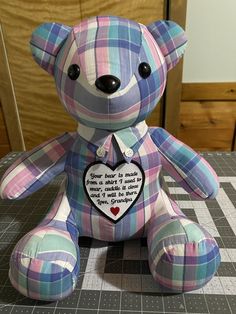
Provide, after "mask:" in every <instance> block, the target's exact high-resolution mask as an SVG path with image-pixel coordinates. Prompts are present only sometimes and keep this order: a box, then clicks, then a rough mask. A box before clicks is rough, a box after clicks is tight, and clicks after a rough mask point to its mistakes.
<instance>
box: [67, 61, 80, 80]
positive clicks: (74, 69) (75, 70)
mask: <svg viewBox="0 0 236 314" xmlns="http://www.w3.org/2000/svg"><path fill="white" fill-rule="evenodd" d="M67 74H68V76H69V78H70V79H71V80H73V81H75V80H77V78H78V77H79V75H80V68H79V66H78V65H77V64H71V65H70V66H69V68H68V70H67Z"/></svg>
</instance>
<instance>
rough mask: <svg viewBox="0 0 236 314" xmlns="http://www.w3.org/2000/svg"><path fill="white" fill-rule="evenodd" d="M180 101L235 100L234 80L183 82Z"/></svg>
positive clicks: (235, 86) (235, 84)
mask: <svg viewBox="0 0 236 314" xmlns="http://www.w3.org/2000/svg"><path fill="white" fill-rule="evenodd" d="M181 98H182V101H195V100H211V101H216V100H217V101H221V100H222V101H230V100H235V101H236V82H225V83H183V84H182V97H181Z"/></svg>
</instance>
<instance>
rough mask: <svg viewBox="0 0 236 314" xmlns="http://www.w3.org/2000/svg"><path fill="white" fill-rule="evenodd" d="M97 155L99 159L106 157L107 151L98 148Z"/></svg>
mask: <svg viewBox="0 0 236 314" xmlns="http://www.w3.org/2000/svg"><path fill="white" fill-rule="evenodd" d="M96 153H97V156H98V157H104V156H105V155H106V151H105V149H104V148H103V147H102V146H101V147H98V149H97V151H96Z"/></svg>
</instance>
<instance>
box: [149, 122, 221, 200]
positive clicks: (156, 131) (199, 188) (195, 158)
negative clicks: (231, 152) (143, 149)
mask: <svg viewBox="0 0 236 314" xmlns="http://www.w3.org/2000/svg"><path fill="white" fill-rule="evenodd" d="M149 130H150V135H151V138H152V140H153V142H154V143H155V144H156V146H157V150H158V152H159V154H160V158H161V163H162V166H163V168H164V169H165V170H166V171H167V172H168V173H169V174H170V175H171V176H172V177H173V178H174V179H175V180H176V181H177V182H178V183H179V184H180V185H181V186H182V187H183V188H184V189H185V190H186V191H187V192H188V193H189V194H191V195H192V196H194V197H195V198H198V199H207V198H214V197H215V196H216V195H217V192H218V189H219V182H218V178H217V175H216V173H215V171H214V170H213V169H212V167H211V166H210V165H209V164H208V163H207V161H206V160H205V159H204V158H202V157H201V156H200V155H199V154H197V153H196V152H195V151H194V150H192V149H191V148H190V147H188V146H187V145H185V144H184V143H182V142H181V141H179V140H178V139H176V138H175V137H174V136H172V135H171V134H169V133H168V132H167V131H166V130H164V129H162V128H159V127H158V128H150V129H149Z"/></svg>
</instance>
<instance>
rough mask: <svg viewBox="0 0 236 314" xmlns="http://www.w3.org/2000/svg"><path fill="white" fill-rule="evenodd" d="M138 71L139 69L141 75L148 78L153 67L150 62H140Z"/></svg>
mask: <svg viewBox="0 0 236 314" xmlns="http://www.w3.org/2000/svg"><path fill="white" fill-rule="evenodd" d="M138 71H139V74H140V76H142V78H144V79H146V78H147V77H149V75H150V74H151V72H152V69H151V67H150V65H149V64H148V63H146V62H142V63H140V65H139V67H138Z"/></svg>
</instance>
